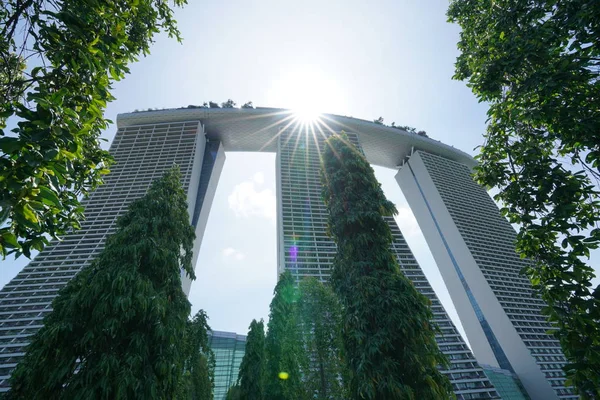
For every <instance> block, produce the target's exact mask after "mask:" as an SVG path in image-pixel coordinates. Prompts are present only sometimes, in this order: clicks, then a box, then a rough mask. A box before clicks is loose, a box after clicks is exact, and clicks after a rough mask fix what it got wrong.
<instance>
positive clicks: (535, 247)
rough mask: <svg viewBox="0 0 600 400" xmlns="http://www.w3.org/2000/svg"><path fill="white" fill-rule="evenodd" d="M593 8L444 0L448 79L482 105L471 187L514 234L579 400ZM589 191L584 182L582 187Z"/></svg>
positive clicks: (589, 381) (594, 193) (591, 306)
mask: <svg viewBox="0 0 600 400" xmlns="http://www.w3.org/2000/svg"><path fill="white" fill-rule="evenodd" d="M599 15H600V2H598V1H595V0H571V1H557V0H511V1H507V0H500V1H494V2H491V1H471V0H454V1H452V2H451V5H450V8H449V9H448V17H449V20H450V21H452V22H455V23H458V24H459V25H460V27H461V28H462V32H461V34H460V41H459V43H458V48H459V50H460V52H461V54H460V56H459V57H458V59H457V62H456V74H455V76H454V78H455V79H460V80H465V81H467V85H468V86H469V87H470V88H471V89H472V90H473V93H475V95H476V96H477V98H478V99H479V100H480V101H482V102H485V103H487V104H489V110H488V117H489V118H488V127H487V133H486V134H485V142H484V144H483V146H481V149H480V150H481V152H480V154H479V156H478V161H479V162H480V167H479V168H478V169H477V172H476V179H477V181H478V182H479V183H480V184H482V185H484V186H488V187H498V188H499V189H500V190H499V192H498V194H497V195H496V196H495V199H496V200H497V201H499V202H500V203H503V204H504V207H503V208H502V213H503V214H504V215H505V216H506V217H507V218H508V220H509V221H510V222H511V223H514V224H518V225H519V226H520V228H519V233H518V236H517V243H516V245H517V251H518V252H519V253H520V254H521V255H522V256H523V257H526V258H528V259H530V260H531V261H532V263H531V267H529V268H527V269H526V270H525V271H524V272H525V273H526V274H527V275H528V276H529V278H530V279H531V282H532V283H533V286H534V288H535V289H537V290H538V291H539V293H540V294H541V297H542V298H543V299H544V300H545V301H546V302H547V303H548V307H546V308H545V309H544V310H543V312H544V313H545V314H546V315H547V316H548V319H549V320H550V321H551V322H552V323H554V324H556V326H557V327H558V328H559V329H558V330H556V331H555V335H556V337H557V338H558V339H559V340H560V343H561V345H562V348H563V351H564V354H565V356H566V357H567V359H568V360H569V361H570V363H569V364H568V365H567V366H566V367H565V371H566V373H567V376H568V377H569V378H570V380H571V381H572V383H573V384H574V385H575V387H576V388H577V389H578V390H579V392H580V394H581V395H582V396H588V397H593V398H598V397H600V287H599V286H598V285H596V284H593V279H594V276H595V273H594V269H593V268H592V265H590V262H589V256H590V251H591V250H593V249H597V248H598V246H599V245H600V228H598V226H599V223H600V196H599V195H600V191H599V188H598V185H597V183H598V179H599V178H600V112H599V111H598V110H600V96H599V95H598V93H600V46H599V45H598V43H600V22H599V21H600V20H599V18H598V16H599ZM594 183H596V185H594Z"/></svg>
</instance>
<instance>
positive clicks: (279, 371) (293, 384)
mask: <svg viewBox="0 0 600 400" xmlns="http://www.w3.org/2000/svg"><path fill="white" fill-rule="evenodd" d="M297 300H298V292H297V289H296V288H295V286H294V278H293V277H292V274H291V273H290V272H289V271H286V272H284V273H283V274H281V276H280V277H279V282H277V285H276V286H275V291H274V296H273V300H272V301H271V306H270V308H271V312H270V314H269V323H268V331H267V336H266V339H265V349H266V353H267V366H266V374H265V399H269V400H302V399H305V398H306V393H305V389H304V385H303V383H302V377H301V374H300V371H301V368H302V366H303V365H305V353H304V350H303V349H302V345H301V341H300V337H299V328H298V322H297V318H296V302H297Z"/></svg>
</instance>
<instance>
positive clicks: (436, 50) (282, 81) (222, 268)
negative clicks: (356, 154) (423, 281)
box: [0, 0, 487, 334]
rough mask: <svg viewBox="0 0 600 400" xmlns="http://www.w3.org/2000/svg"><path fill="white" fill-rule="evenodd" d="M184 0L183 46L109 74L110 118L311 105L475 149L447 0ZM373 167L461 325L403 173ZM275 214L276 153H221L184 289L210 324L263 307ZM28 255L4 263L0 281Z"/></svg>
mask: <svg viewBox="0 0 600 400" xmlns="http://www.w3.org/2000/svg"><path fill="white" fill-rule="evenodd" d="M190 3H191V4H190V5H188V6H187V7H185V8H184V9H181V10H177V12H176V19H177V20H178V22H179V27H180V30H181V32H182V34H183V37H184V42H183V44H178V43H177V42H175V41H174V40H171V39H168V38H166V37H164V36H160V37H158V38H157V40H156V43H155V44H154V45H153V47H152V50H151V51H152V54H151V55H150V56H149V57H147V58H143V59H141V60H140V61H139V62H137V63H135V64H134V65H132V66H131V74H130V75H129V76H128V77H127V78H126V79H125V80H123V81H121V82H118V83H116V84H115V85H114V95H115V96H116V97H117V100H115V101H114V102H113V103H111V104H110V105H109V107H108V109H107V113H106V115H107V117H108V118H110V119H112V120H114V121H116V116H117V114H118V113H124V112H130V111H133V110H134V109H140V110H141V109H147V108H150V107H152V108H155V107H158V108H170V107H181V106H187V105H188V104H202V103H203V102H204V101H209V100H212V101H217V102H223V101H226V100H227V99H228V98H231V99H233V100H235V101H236V102H238V104H242V103H244V102H247V101H253V102H254V105H258V106H268V107H298V106H301V105H302V104H306V102H309V103H310V104H313V105H315V106H317V107H318V108H319V111H321V112H328V113H335V114H341V115H348V116H354V117H358V118H363V119H375V118H378V117H380V116H382V117H383V118H384V119H385V122H386V123H391V122H392V121H395V122H396V124H399V125H410V126H414V127H416V128H417V129H419V130H425V131H427V133H428V134H429V136H430V137H432V138H434V139H437V140H441V141H442V142H444V143H447V144H450V145H453V146H455V147H457V148H460V149H462V150H464V151H466V152H469V153H471V154H475V151H474V150H473V149H474V148H475V147H476V146H478V145H480V144H481V142H482V133H483V132H484V130H485V120H486V109H487V108H486V106H485V104H480V103H478V102H477V100H476V99H475V97H474V96H473V95H472V94H471V92H470V90H469V89H468V88H467V87H466V85H465V84H464V83H463V82H457V81H453V80H452V79H451V77H452V75H453V68H454V66H453V64H454V61H455V59H456V56H457V55H458V52H457V50H456V42H457V41H458V35H459V28H458V27H457V26H454V25H451V24H449V23H447V22H446V17H445V11H446V8H447V6H448V1H447V0H428V1H419V2H415V1H407V0H395V1H371V2H363V1H352V0H346V1H338V0H328V1H325V2H324V1H314V0H305V1H301V2H298V1H282V0H279V1H269V0H265V1H229V0H224V1H218V2H217V1H191V2H190ZM115 130H116V128H115V127H114V126H112V127H111V128H110V129H109V130H108V131H107V132H106V133H105V136H106V138H108V139H109V140H112V138H113V137H114V133H115ZM375 171H376V175H377V177H378V179H379V180H380V182H381V183H382V185H383V188H384V191H385V192H386V195H387V196H388V197H389V198H390V200H392V201H394V202H395V203H396V205H397V206H398V210H399V215H398V217H397V220H398V223H399V225H400V228H401V230H402V231H403V233H404V235H405V236H406V239H407V241H408V243H409V245H410V246H411V249H412V250H413V252H414V253H415V255H416V257H417V260H418V261H419V262H420V264H421V266H422V268H423V269H424V271H425V273H426V275H427V276H428V278H429V279H430V281H431V283H432V285H433V286H434V289H435V290H436V292H437V293H438V295H439V296H440V299H441V301H442V303H443V304H444V305H445V307H446V308H447V310H448V311H449V313H450V314H451V316H452V317H453V319H454V321H455V322H456V323H457V324H458V319H457V318H456V314H455V312H454V310H453V306H452V303H451V301H450V300H449V297H448V295H447V292H446V291H445V289H444V285H443V283H442V281H441V278H440V275H439V273H438V272H437V267H436V266H435V263H434V261H433V258H432V257H431V254H430V253H429V251H428V250H427V246H426V244H425V241H424V239H423V237H422V235H421V232H420V230H419V228H418V225H417V223H416V221H415V219H414V217H413V215H412V213H411V211H410V209H409V208H408V206H407V204H406V201H405V200H404V196H403V195H402V193H401V191H400V189H399V188H398V186H397V184H396V182H395V180H394V174H395V172H394V171H392V170H386V169H382V168H375ZM274 216H275V156H274V155H273V154H268V153H260V154H257V153H227V160H226V163H225V167H224V169H223V173H222V175H221V180H220V182H219V186H218V189H217V193H216V196H215V200H214V202H213V208H212V211H211V215H210V218H209V221H208V226H207V231H206V233H205V236H204V242H203V243H202V249H201V252H200V257H199V261H198V264H197V267H196V275H197V277H198V278H197V280H196V282H194V283H193V284H192V289H191V293H190V301H191V302H192V307H193V311H196V310H197V309H199V308H204V309H205V310H206V311H207V312H208V315H209V317H210V321H209V322H210V324H211V326H212V328H213V329H216V330H225V331H235V332H238V333H242V334H245V333H246V332H247V328H248V325H249V324H250V321H251V320H252V318H265V319H266V318H267V316H268V304H269V302H270V300H271V296H272V291H273V287H274V285H275V280H276V231H275V230H276V226H275V219H274ZM25 263H26V260H23V259H19V260H17V261H16V262H15V261H13V260H8V259H7V260H6V261H4V262H2V268H1V269H0V284H2V285H4V284H5V283H6V282H8V281H9V280H10V279H11V278H12V277H13V276H14V275H15V274H16V273H17V272H18V270H19V269H20V268H22V266H23V265H24V264H25Z"/></svg>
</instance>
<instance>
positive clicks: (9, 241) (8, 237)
mask: <svg viewBox="0 0 600 400" xmlns="http://www.w3.org/2000/svg"><path fill="white" fill-rule="evenodd" d="M2 245H3V246H7V247H10V248H16V247H19V242H18V241H17V237H16V236H15V234H14V233H12V232H2Z"/></svg>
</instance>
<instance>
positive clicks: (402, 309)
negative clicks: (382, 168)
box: [322, 134, 453, 400]
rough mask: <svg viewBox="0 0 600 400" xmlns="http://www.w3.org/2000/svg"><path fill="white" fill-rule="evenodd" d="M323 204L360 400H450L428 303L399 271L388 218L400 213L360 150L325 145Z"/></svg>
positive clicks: (354, 390)
mask: <svg viewBox="0 0 600 400" xmlns="http://www.w3.org/2000/svg"><path fill="white" fill-rule="evenodd" d="M324 147H325V151H324V154H323V169H322V181H323V198H324V200H325V203H326V205H327V208H328V210H329V232H330V234H331V236H332V237H333V239H334V240H335V242H336V244H337V254H336V256H335V259H334V263H333V270H332V275H331V283H332V286H333V288H334V290H335V291H336V293H337V294H338V296H339V298H340V301H341V303H342V306H343V314H342V315H343V317H342V319H343V322H342V326H343V341H344V350H345V355H346V359H347V363H348V366H349V369H350V374H351V377H350V390H351V394H352V396H351V397H352V398H355V399H377V400H394V399H424V400H425V399H431V400H433V399H447V398H452V397H453V394H452V386H451V385H450V382H449V381H448V378H446V377H445V376H444V375H442V374H441V372H440V371H439V370H438V366H444V365H447V360H446V358H445V357H444V355H443V354H442V353H441V351H440V350H439V348H438V345H437V342H436V340H435V332H436V328H435V327H434V326H433V325H432V322H431V321H432V320H433V314H432V312H431V309H430V303H429V300H428V299H427V298H426V297H425V296H423V295H421V294H420V293H419V292H418V291H417V290H416V289H415V287H414V286H413V284H412V282H411V281H410V280H409V279H408V278H406V277H405V276H404V275H403V274H402V273H401V272H400V269H399V266H398V262H397V260H396V257H395V255H394V253H393V252H392V251H391V248H390V246H391V244H392V240H393V239H392V234H391V231H390V228H389V226H388V224H387V222H386V221H385V219H384V218H383V216H391V215H393V214H394V213H396V208H395V206H394V204H393V203H391V202H390V201H388V200H387V199H386V198H385V195H384V194H383V191H382V190H381V186H380V184H379V183H378V182H377V179H376V178H375V175H374V172H373V169H372V168H371V166H370V165H369V163H368V161H367V160H366V159H365V157H364V156H363V155H362V154H361V153H360V152H359V150H358V149H357V148H356V147H355V146H354V145H353V144H352V143H351V142H350V141H349V139H348V137H347V136H346V135H345V134H343V135H333V136H331V137H330V138H328V139H327V142H326V146H324Z"/></svg>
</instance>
